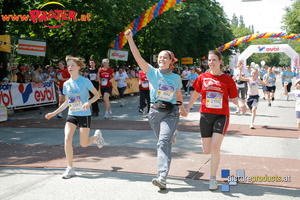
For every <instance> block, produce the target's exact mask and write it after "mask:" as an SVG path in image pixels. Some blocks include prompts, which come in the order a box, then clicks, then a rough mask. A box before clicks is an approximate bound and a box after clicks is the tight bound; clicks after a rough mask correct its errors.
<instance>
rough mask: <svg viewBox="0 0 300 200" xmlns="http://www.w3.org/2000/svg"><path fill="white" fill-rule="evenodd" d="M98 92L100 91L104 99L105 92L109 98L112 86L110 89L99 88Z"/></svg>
mask: <svg viewBox="0 0 300 200" xmlns="http://www.w3.org/2000/svg"><path fill="white" fill-rule="evenodd" d="M100 90H101V94H102V96H103V97H104V93H105V92H106V93H108V94H109V95H110V96H111V92H112V86H110V87H105V88H101V89H100Z"/></svg>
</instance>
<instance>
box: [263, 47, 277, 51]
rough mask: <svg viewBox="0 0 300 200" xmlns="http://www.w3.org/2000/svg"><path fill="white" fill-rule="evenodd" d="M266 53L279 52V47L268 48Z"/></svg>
mask: <svg viewBox="0 0 300 200" xmlns="http://www.w3.org/2000/svg"><path fill="white" fill-rule="evenodd" d="M266 51H279V47H273V48H266Z"/></svg>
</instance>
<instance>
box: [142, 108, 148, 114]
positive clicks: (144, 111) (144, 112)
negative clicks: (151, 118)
mask: <svg viewBox="0 0 300 200" xmlns="http://www.w3.org/2000/svg"><path fill="white" fill-rule="evenodd" d="M147 110H148V108H147V106H146V107H144V110H143V115H147Z"/></svg>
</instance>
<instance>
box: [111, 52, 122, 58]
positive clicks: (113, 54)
mask: <svg viewBox="0 0 300 200" xmlns="http://www.w3.org/2000/svg"><path fill="white" fill-rule="evenodd" d="M111 55H112V56H115V57H118V58H124V57H125V55H120V54H119V53H117V52H114V53H112V54H111Z"/></svg>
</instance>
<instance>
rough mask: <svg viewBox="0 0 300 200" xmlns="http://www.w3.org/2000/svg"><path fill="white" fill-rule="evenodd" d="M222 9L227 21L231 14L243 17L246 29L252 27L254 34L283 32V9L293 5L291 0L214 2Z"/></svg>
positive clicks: (219, 0) (231, 0) (227, 0)
mask: <svg viewBox="0 0 300 200" xmlns="http://www.w3.org/2000/svg"><path fill="white" fill-rule="evenodd" d="M216 2H219V3H220V5H221V6H222V7H223V9H224V11H225V13H226V14H227V17H228V19H230V20H231V19H232V16H233V13H235V15H236V16H237V17H238V19H239V18H240V15H243V18H244V23H245V25H246V27H249V26H250V25H253V26H254V32H255V33H256V32H257V31H258V32H260V33H264V32H283V30H281V26H283V24H282V23H281V21H282V17H283V15H284V14H285V11H284V8H285V7H290V6H291V5H292V4H293V1H291V0H261V1H253V2H242V0H216Z"/></svg>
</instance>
